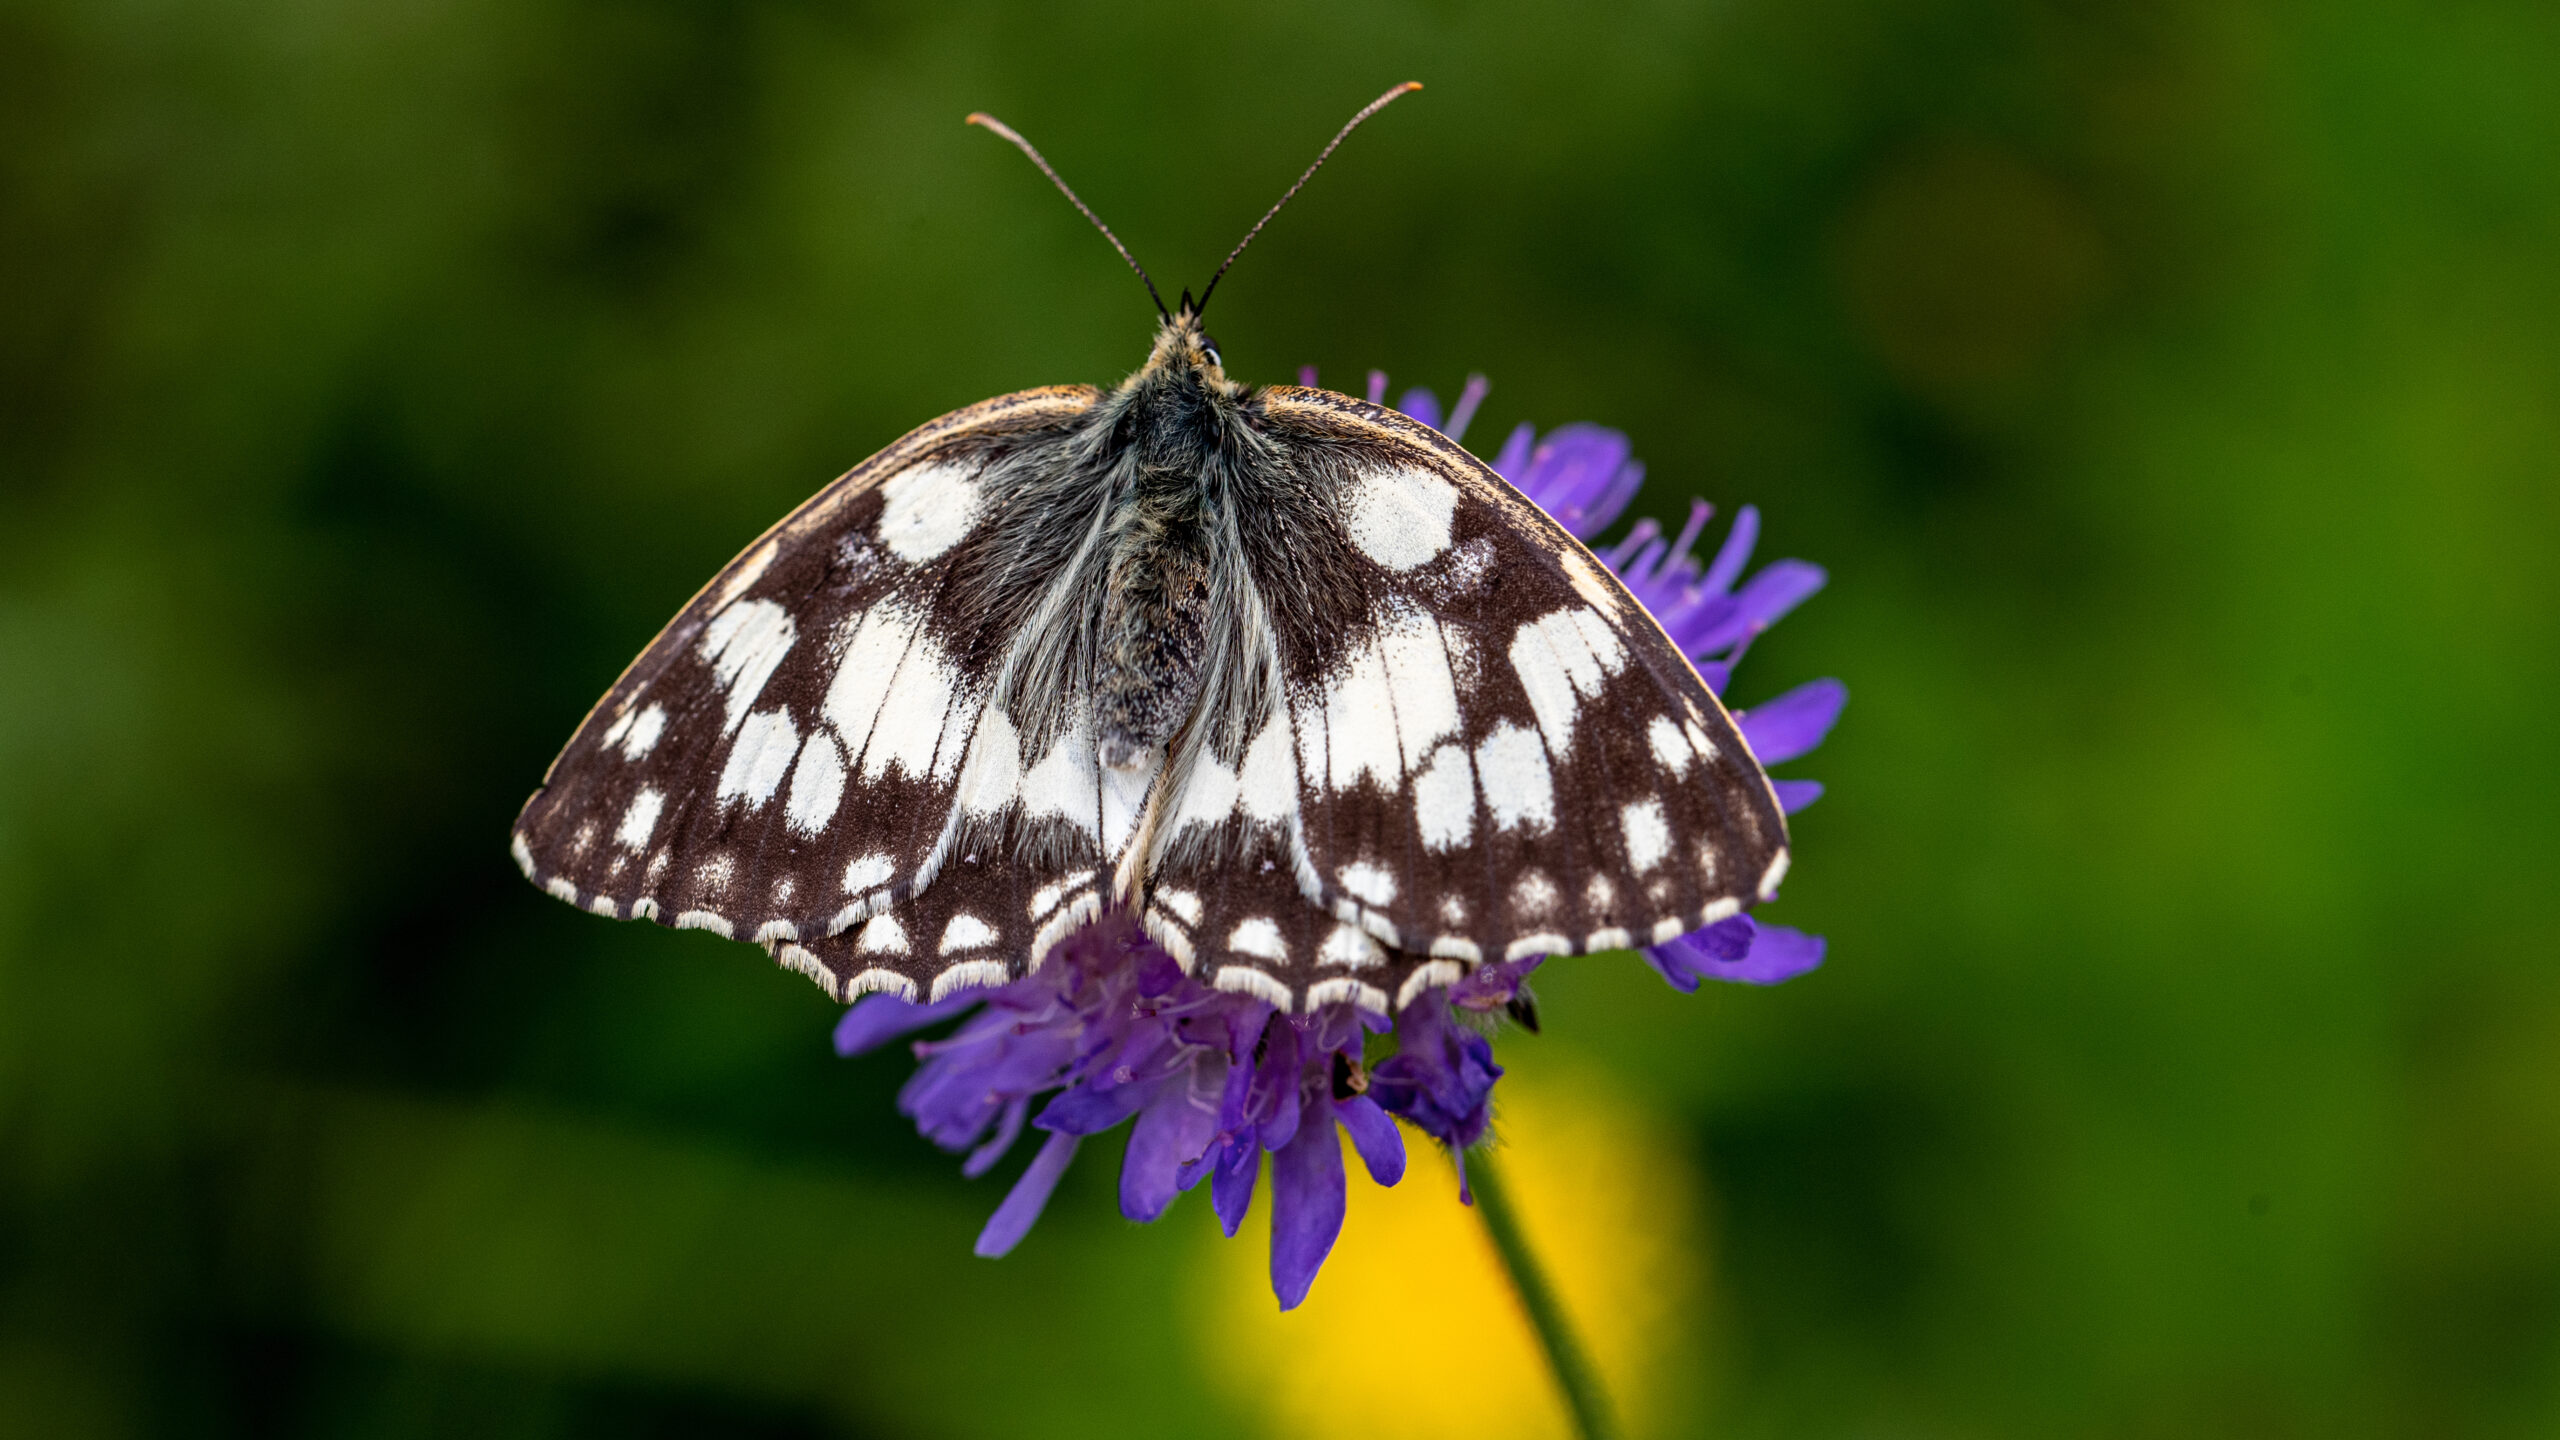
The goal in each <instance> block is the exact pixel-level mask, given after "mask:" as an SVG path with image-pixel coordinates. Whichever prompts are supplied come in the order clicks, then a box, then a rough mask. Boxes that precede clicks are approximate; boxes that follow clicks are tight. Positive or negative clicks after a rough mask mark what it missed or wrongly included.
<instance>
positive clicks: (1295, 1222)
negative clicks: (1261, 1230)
mask: <svg viewBox="0 0 2560 1440" xmlns="http://www.w3.org/2000/svg"><path fill="white" fill-rule="evenodd" d="M1308 1118H1309V1119H1310V1120H1314V1119H1316V1118H1317V1117H1315V1116H1312V1115H1311V1116H1309V1117H1308ZM1343 1209H1344V1198H1343V1177H1342V1142H1341V1141H1340V1140H1339V1139H1337V1138H1335V1136H1334V1133H1333V1126H1332V1125H1331V1124H1329V1123H1320V1124H1304V1125H1300V1126H1299V1127H1298V1133H1297V1135H1296V1136H1295V1137H1294V1138H1292V1139H1291V1140H1290V1142H1289V1143H1288V1144H1286V1145H1284V1146H1282V1147H1280V1149H1279V1150H1277V1151H1275V1152H1274V1153H1273V1154H1272V1156H1271V1290H1272V1293H1273V1294H1275V1295H1278V1296H1279V1297H1280V1308H1281V1309H1283V1310H1295V1309H1297V1308H1298V1302H1299V1301H1301V1300H1304V1299H1306V1298H1307V1287H1309V1286H1311V1285H1313V1284H1315V1283H1316V1271H1318V1270H1319V1269H1322V1268H1323V1266H1324V1257H1325V1256H1327V1255H1329V1254H1331V1253H1332V1252H1333V1242H1334V1240H1335V1239H1336V1238H1337V1237H1339V1236H1340V1235H1341V1234H1342V1215H1343Z"/></svg>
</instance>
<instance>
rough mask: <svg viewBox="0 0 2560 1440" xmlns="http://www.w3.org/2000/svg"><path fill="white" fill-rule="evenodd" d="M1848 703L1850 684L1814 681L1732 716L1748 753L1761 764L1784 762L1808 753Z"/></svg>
mask: <svg viewBox="0 0 2560 1440" xmlns="http://www.w3.org/2000/svg"><path fill="white" fill-rule="evenodd" d="M1848 703H1849V687H1848V686H1846V685H1843V684H1841V683H1840V682H1839V681H1837V680H1813V681H1808V682H1806V683H1805V684H1802V685H1799V686H1797V687H1796V688H1794V689H1793V690H1790V691H1788V692H1787V693H1786V694H1784V695H1781V696H1779V697H1778V698H1777V699H1775V700H1766V701H1763V702H1761V703H1760V704H1757V705H1754V706H1752V707H1751V708H1750V709H1748V710H1745V711H1742V712H1741V713H1739V714H1737V715H1735V716H1734V717H1733V722H1734V723H1735V724H1736V725H1739V726H1741V727H1742V738H1743V739H1745V740H1747V741H1749V742H1751V753H1752V754H1753V755H1754V756H1756V757H1758V759H1759V761H1760V763H1761V764H1763V765H1783V764H1785V763H1786V762H1787V761H1789V760H1793V759H1795V758H1796V757H1798V756H1800V755H1804V754H1806V753H1808V752H1810V751H1811V750H1812V749H1813V747H1815V746H1816V745H1819V744H1821V743H1822V739H1823V737H1824V736H1826V735H1829V734H1830V733H1831V727H1832V725H1834V724H1835V723H1837V722H1838V721H1839V719H1840V707H1841V706H1843V705H1846V704H1848Z"/></svg>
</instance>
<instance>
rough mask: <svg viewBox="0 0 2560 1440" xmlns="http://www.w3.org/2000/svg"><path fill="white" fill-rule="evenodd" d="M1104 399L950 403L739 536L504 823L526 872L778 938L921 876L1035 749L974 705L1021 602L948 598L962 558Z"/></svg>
mask: <svg viewBox="0 0 2560 1440" xmlns="http://www.w3.org/2000/svg"><path fill="white" fill-rule="evenodd" d="M1097 397H1098V392H1096V391H1094V390H1092V389H1090V388H1086V387H1056V388H1050V389H1041V390H1030V391H1024V392H1022V393H1019V394H1015V395H1007V396H1002V397H999V398H997V399H994V400H989V401H986V402H985V403H983V404H979V405H975V406H971V407H969V408H968V409H965V410H960V411H957V412H954V413H953V414H951V415H947V416H945V417H943V418H942V419H939V420H936V421H933V422H932V423H930V424H927V425H925V426H923V427H921V428H919V429H918V430H916V431H914V432H913V433H911V434H909V435H907V436H906V437H904V438H903V439H901V440H899V441H898V442H897V443H895V444H893V445H891V446H890V447H888V448H887V449H886V450H883V451H881V452H880V453H879V454H878V455H875V456H873V457H872V458H871V459H869V460H866V461H864V462H863V463H862V464H860V465H858V466H856V467H854V469H853V470H852V471H851V472H849V473H848V474H846V475H845V476H844V477H843V478H841V479H839V480H837V481H836V482H834V483H833V484H831V485H829V486H828V487H827V488H825V489H824V490H821V491H820V492H819V493H818V494H817V495H816V496H814V497H813V498H811V499H810V500H809V501H808V502H807V503H806V504H804V505H802V506H801V507H800V508H799V509H798V510H796V511H794V512H793V513H792V514H791V515H789V516H788V517H786V518H785V519H784V520H783V521H782V522H781V523H780V524H778V525H776V526H774V527H773V529H771V530H770V531H768V532H766V533H765V534H764V535H763V536H761V537H759V538H758V539H757V540H756V542H755V543H754V544H752V545H750V546H748V547H747V549H746V551H745V552H744V553H742V554H741V555H739V557H738V558H737V559H735V560H733V561H731V562H730V563H729V565H728V566H727V567H726V568H724V569H723V570H722V571H721V572H720V573H719V574H718V575H717V576H715V577H713V579H712V581H711V583H710V584H709V585H706V586H704V587H703V589H702V591H701V593H699V594H697V595H696V596H695V597H694V598H693V600H692V601H691V602H690V603H688V604H687V605H686V606H685V607H684V609H683V611H682V612H680V613H679V614H678V615H677V616H676V618H675V620H674V621H672V622H671V623H670V624H669V625H668V626H667V627H666V629H665V630H663V631H661V632H660V633H659V635H658V637H657V638H656V639H655V640H653V641H651V642H650V644H649V647H648V648H647V649H646V650H644V651H642V652H641V654H640V657H639V658H638V659H637V660H635V661H633V662H632V664H631V666H630V668H629V669H628V670H626V671H624V672H623V675H622V677H621V678H620V679H619V680H617V681H615V682H614V685H613V688H612V689H611V690H609V691H607V692H606V694H605V696H604V698H603V699H602V700H600V701H598V702H597V704H596V706H595V708H594V709H593V710H592V711H590V712H589V713H588V715H587V718H586V721H585V723H583V724H582V725H580V726H579V728H578V731H577V733H576V735H574V736H573V737H571V739H570V741H569V744H568V746H567V748H565V749H564V750H562V751H561V753H560V757H559V758H558V759H557V760H555V761H553V762H552V765H551V769H550V771H549V772H548V773H547V774H546V775H545V776H544V779H543V784H542V788H541V789H540V790H538V791H536V792H535V793H534V795H533V798H532V799H530V800H528V801H527V802H526V803H525V807H524V810H523V813H522V814H521V815H520V816H519V817H518V818H517V821H516V826H515V835H514V842H513V847H512V848H513V850H514V853H515V858H516V862H517V864H518V865H520V866H521V867H522V868H523V869H524V872H525V874H526V875H527V877H528V878H531V879H532V880H533V881H534V882H535V883H537V884H539V885H541V886H543V887H544V888H545V889H548V890H549V891H551V892H552V893H553V894H555V895H558V896H559V897H560V898H562V899H564V900H567V901H568V902H570V903H571V904H574V905H579V906H582V907H584V908H586V909H588V910H592V911H595V912H596V913H599V914H605V915H612V916H616V917H622V918H630V917H637V918H644V919H652V920H657V921H659V922H661V923H664V924H672V925H675V926H677V927H679V928H697V929H707V930H712V931H715V932H717V933H719V934H722V935H727V936H733V937H735V938H737V939H741V940H756V941H760V942H763V943H765V944H767V945H769V946H774V947H776V948H777V951H778V952H780V951H781V947H785V946H790V945H793V944H796V943H798V942H800V941H802V940H804V939H807V940H814V939H816V938H817V937H820V936H823V935H826V934H828V933H830V932H832V931H835V930H840V929H844V928H847V927H849V926H851V925H853V924H856V923H858V922H859V921H861V920H862V919H864V918H865V917H867V916H868V915H870V914H872V913H874V912H876V911H879V910H882V909H884V908H886V907H888V906H889V905H891V904H893V903H898V902H902V901H904V900H906V899H908V898H909V897H911V896H913V895H914V894H916V893H918V892H920V891H922V890H924V889H925V888H926V887H927V886H928V885H929V883H930V882H931V881H932V879H933V878H934V872H935V871H936V870H937V869H938V868H940V867H941V865H942V864H943V863H944V862H945V861H946V860H949V859H951V858H953V856H952V855H951V854H950V853H949V852H952V851H954V850H955V849H956V848H958V847H957V843H956V842H957V841H958V840H959V838H960V837H959V835H958V832H959V830H960V829H961V828H962V827H961V826H960V825H959V823H958V821H959V819H960V818H961V817H964V816H965V815H967V814H968V813H969V812H970V800H971V796H972V794H976V795H978V796H979V798H981V799H984V800H987V801H988V805H987V806H981V807H980V808H982V809H984V808H989V806H994V805H1001V804H1004V803H1008V802H1011V801H1013V800H1014V799H1016V798H1017V797H1016V794H1015V792H1016V791H1017V790H1018V789H1019V788H1020V784H1019V782H1020V781H1021V779H1022V777H1023V775H1024V773H1025V770H1026V768H1027V767H1025V766H1024V764H1023V763H1022V760H1021V757H1020V755H1019V754H1018V752H1017V748H1016V742H1017V741H1018V740H1019V739H1020V738H1021V737H1020V736H1018V735H1017V734H1016V733H1015V732H1014V731H1013V730H1012V728H1011V727H1010V725H1009V724H1008V725H1005V726H1002V727H999V726H998V725H997V724H996V722H995V721H994V720H992V719H990V718H989V717H990V716H991V715H996V714H1000V713H1001V712H1000V711H991V710H990V708H989V704H988V699H989V695H990V693H991V685H992V678H993V674H992V672H993V671H994V669H995V661H994V659H993V657H995V656H1000V655H1001V654H1003V653H1004V652H1005V650H1006V647H1007V645H1008V644H1009V642H1010V640H1011V638H1012V636H1013V635H1014V633H1015V632H1016V631H1017V630H1018V629H1019V628H1020V626H1021V624H1022V623H1023V618H1024V615H1025V613H1026V612H1027V609H1028V606H1027V604H1016V605H1013V606H1010V607H1006V606H996V607H994V608H993V609H990V608H989V607H988V606H986V605H984V604H977V605H972V604H965V603H954V597H953V596H952V595H951V593H950V592H951V590H952V587H954V586H955V585H959V584H964V583H968V582H969V580H970V577H972V576H973V575H979V574H981V573H982V571H983V565H981V566H978V567H976V568H974V569H973V568H972V567H971V566H970V565H968V564H964V563H958V562H961V561H963V560H964V559H965V558H966V557H967V556H968V555H969V554H971V553H974V552H973V550H972V547H973V546H975V545H977V544H978V542H979V541H980V539H981V537H982V536H983V534H984V532H985V531H986V530H987V529H988V528H989V527H990V526H991V525H994V524H996V523H997V522H998V521H1000V520H1001V519H1002V518H1003V515H1002V512H1003V511H1004V507H1005V505H1006V504H1007V503H1008V492H1007V490H1006V487H1004V486H1002V485H999V484H994V483H991V482H992V480H993V477H995V476H998V475H1000V474H1003V473H1005V472H1004V471H1002V469H1001V468H1000V467H1003V466H1005V465H1007V464H1008V463H1016V462H1019V461H1020V459H1021V457H1023V456H1024V455H1025V454H1036V452H1037V451H1038V450H1039V448H1040V447H1043V446H1052V447H1054V446H1056V445H1058V444H1059V443H1061V441H1062V437H1065V436H1068V435H1071V434H1072V432H1073V431H1074V430H1075V428H1076V427H1077V426H1078V425H1079V424H1080V423H1082V422H1083V420H1084V418H1085V417H1086V416H1087V415H1088V414H1089V413H1090V412H1091V411H1092V409H1093V406H1094V403H1095V400H1096V399H1097ZM1052 468H1054V467H1052ZM1017 588H1018V587H1017ZM979 589H980V590H982V591H983V590H993V591H999V592H1000V591H1002V590H1003V587H1002V586H985V585H981V586H979ZM1024 593H1025V594H1027V595H1031V596H1033V597H1035V598H1036V594H1037V592H1036V590H1033V591H1025V592H1024ZM999 728H1002V729H1003V730H1004V733H1003V734H1002V735H997V734H995V733H993V732H995V731H996V730H997V729H999ZM1058 748H1059V749H1060V750H1061V753H1067V752H1069V751H1072V749H1073V747H1072V746H1068V745H1065V744H1063V742H1062V743H1061V745H1060V746H1059V747H1058ZM1087 748H1088V750H1089V748H1090V747H1089V746H1088V747H1087ZM1033 758H1034V764H1033V765H1032V766H1031V767H1028V768H1030V769H1031V770H1033V771H1035V772H1036V768H1037V759H1038V757H1036V756H1035V757H1033ZM1069 768H1072V767H1069ZM1052 778H1053V779H1055V780H1056V781H1057V783H1056V784H1055V785H1053V786H1052V787H1051V788H1052V789H1053V790H1055V791H1056V792H1057V794H1056V795H1054V796H1052V797H1051V798H1052V800H1053V801H1054V802H1055V803H1054V805H1053V808H1054V809H1056V810H1057V811H1058V813H1060V814H1068V815H1075V814H1082V813H1083V812H1086V811H1093V812H1098V811H1099V810H1100V809H1101V808H1103V805H1104V798H1103V797H1102V796H1100V795H1099V794H1098V793H1097V792H1096V788H1095V787H1096V781H1095V777H1094V775H1093V768H1092V767H1091V766H1090V765H1089V764H1088V765H1086V766H1085V767H1083V769H1082V770H1080V771H1078V772H1077V773H1076V774H1075V775H1066V774H1064V773H1063V771H1062V772H1061V774H1060V775H1059V776H1056V777H1052ZM1078 781H1081V782H1082V786H1083V788H1082V790H1081V792H1079V791H1078V788H1077V782H1078ZM973 787H974V789H973ZM998 792H1001V793H998ZM1085 818H1087V819H1088V820H1095V821H1098V818H1099V817H1098V814H1093V815H1086V816H1085ZM958 888H960V887H955V892H956V890H957V889H958ZM943 928H944V929H948V928H950V927H949V922H948V921H947V920H946V923H945V926H944V927H943ZM969 933H970V932H969V931H968V930H967V927H965V926H964V927H961V934H962V937H963V938H965V937H966V936H967V935H968V934H969ZM943 938H944V937H943V936H942V935H941V934H940V933H939V932H937V933H936V934H935V935H933V936H930V937H927V939H928V940H929V941H931V942H932V943H934V944H936V945H938V944H939V943H940V942H941V940H942V939H943ZM933 953H937V954H938V953H940V952H938V951H936V952H933ZM783 958H784V959H785V960H786V962H789V963H799V961H798V957H796V956H793V955H790V954H788V953H785V954H784V957H783ZM964 958H965V957H964ZM801 968H804V969H810V970H811V972H812V973H813V974H816V975H819V976H820V977H821V978H822V980H823V979H824V978H825V976H826V974H827V973H828V972H826V971H825V968H824V967H823V966H820V965H818V964H816V962H815V961H814V960H812V961H811V962H809V963H808V964H805V965H802V967H801Z"/></svg>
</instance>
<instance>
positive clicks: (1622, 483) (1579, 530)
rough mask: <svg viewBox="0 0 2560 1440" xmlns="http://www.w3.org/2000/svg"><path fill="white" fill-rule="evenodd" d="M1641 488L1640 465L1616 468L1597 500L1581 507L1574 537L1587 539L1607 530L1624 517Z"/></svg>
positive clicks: (1635, 463)
mask: <svg viewBox="0 0 2560 1440" xmlns="http://www.w3.org/2000/svg"><path fill="white" fill-rule="evenodd" d="M1643 488H1644V462H1643V461H1641V460H1630V461H1628V462H1627V463H1626V464H1624V465H1621V466H1619V467H1618V473H1617V474H1616V475H1615V476H1613V477H1611V479H1610V481H1609V483H1608V485H1607V486H1606V487H1605V488H1603V489H1602V490H1601V492H1600V494H1599V496H1598V497H1597V498H1595V499H1593V500H1592V501H1590V502H1589V503H1588V504H1586V505H1584V506H1583V510H1582V518H1581V519H1580V520H1579V521H1578V522H1576V524H1575V526H1574V532H1573V533H1575V534H1576V535H1579V536H1582V537H1583V538H1585V539H1588V538H1590V537H1591V536H1594V535H1597V534H1599V533H1600V532H1601V531H1603V530H1606V529H1608V528H1609V527H1610V525H1612V524H1614V523H1615V522H1616V521H1617V518H1618V517H1619V516H1620V515H1622V514H1624V513H1626V508H1627V502H1628V501H1630V500H1633V499H1635V498H1636V492H1637V491H1638V490H1641V489H1643Z"/></svg>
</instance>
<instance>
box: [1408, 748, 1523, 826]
mask: <svg viewBox="0 0 2560 1440" xmlns="http://www.w3.org/2000/svg"><path fill="white" fill-rule="evenodd" d="M1527 733H1528V732H1527V731H1525V730H1524V731H1522V732H1521V734H1523V735H1524V736H1525V735H1526V734H1527ZM1539 763H1540V765H1541V766H1542V767H1543V766H1544V764H1545V757H1543V756H1541V757H1540V759H1539ZM1413 818H1414V823H1415V824H1416V825H1417V826H1418V827H1420V829H1421V831H1422V843H1423V845H1424V846H1425V847H1426V848H1428V849H1431V850H1436V851H1441V852H1443V853H1445V852H1447V851H1451V850H1455V849H1457V848H1458V847H1460V846H1462V845H1464V844H1466V843H1467V840H1468V838H1469V837H1470V836H1472V835H1474V834H1475V830H1476V777H1475V772H1474V771H1473V770H1472V769H1470V768H1469V767H1468V765H1467V749H1466V747H1465V746H1463V745H1460V744H1457V743H1455V742H1451V743H1449V744H1446V745H1442V746H1441V747H1440V748H1439V749H1437V750H1434V751H1432V752H1431V759H1430V761H1429V763H1427V764H1425V765H1424V766H1423V767H1422V768H1421V770H1419V771H1417V772H1416V773H1415V775H1414V777H1413Z"/></svg>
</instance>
